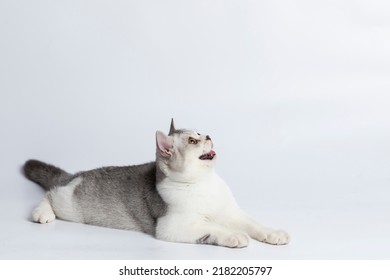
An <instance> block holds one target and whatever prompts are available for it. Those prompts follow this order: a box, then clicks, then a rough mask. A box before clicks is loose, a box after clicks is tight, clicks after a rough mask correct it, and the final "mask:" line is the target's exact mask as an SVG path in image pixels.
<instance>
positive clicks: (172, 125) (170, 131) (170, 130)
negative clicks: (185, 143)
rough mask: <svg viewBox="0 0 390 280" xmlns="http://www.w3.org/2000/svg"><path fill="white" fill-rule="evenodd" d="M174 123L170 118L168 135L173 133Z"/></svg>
mask: <svg viewBox="0 0 390 280" xmlns="http://www.w3.org/2000/svg"><path fill="white" fill-rule="evenodd" d="M175 130H176V128H175V123H174V122H173V118H172V119H171V127H170V128H169V133H168V135H169V136H171V135H172V134H173V133H175Z"/></svg>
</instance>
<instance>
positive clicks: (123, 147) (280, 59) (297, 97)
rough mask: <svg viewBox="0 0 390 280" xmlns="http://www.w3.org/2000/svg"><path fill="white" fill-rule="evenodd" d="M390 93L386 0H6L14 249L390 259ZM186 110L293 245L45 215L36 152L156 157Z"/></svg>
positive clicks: (49, 157) (4, 185)
mask: <svg viewBox="0 0 390 280" xmlns="http://www.w3.org/2000/svg"><path fill="white" fill-rule="evenodd" d="M389 93H390V4H389V2H388V1H384V0H383V1H380V0H370V1H368V0H364V1H363V0H355V1H352V0H345V1H340V0H338V1H309V0H307V1H303V0H301V1H298V0H297V1H287V0H284V1H275V0H272V1H242V0H241V1H238V0H237V1H221V0H219V1H218V0H214V1H202V0H196V1H179V0H177V1H166V0H165V1H147V0H146V1H145V0H142V1H124V0H123V1H118V0H114V1H92V0H90V1H85V0H77V1H48V0H47V1H23V0H20V1H0V129H1V138H0V227H1V229H0V258H1V259H389V258H390V190H389V185H390V148H389V147H390V145H389V143H390V110H389V108H390V97H389ZM171 117H174V118H175V120H176V124H177V126H178V127H185V128H195V129H197V130H199V131H200V132H202V133H207V134H210V135H211V136H212V138H213V140H214V144H215V150H216V152H217V153H218V155H219V160H218V164H217V167H216V168H217V172H218V173H219V174H220V175H221V177H223V178H224V179H225V181H226V182H227V183H228V184H229V185H230V186H231V189H232V191H233V193H234V194H235V196H236V199H237V201H238V203H239V204H240V205H241V206H242V208H243V209H245V210H246V211H247V212H248V213H250V214H251V215H252V216H253V217H254V218H256V219H257V220H259V221H261V222H262V223H264V224H266V225H269V226H272V227H276V228H283V229H286V230H287V231H288V232H289V233H290V234H291V237H292V240H291V244H290V245H288V246H279V247H275V246H271V245H266V244H261V243H258V242H255V241H252V242H251V243H250V245H249V247H248V248H245V249H235V250H233V249H226V248H221V247H215V246H201V245H189V244H175V243H168V242H163V241H159V240H155V239H153V238H152V237H150V236H147V235H144V234H141V233H136V232H128V231H120V230H113V229H106V228H99V227H93V226H87V225H81V224H74V223H69V222H64V221H58V220H57V221H55V222H54V223H52V224H49V225H39V224H34V223H32V222H31V218H30V213H31V210H32V209H33V208H34V207H35V206H36V205H37V203H38V202H39V201H40V199H41V197H42V195H43V191H42V190H41V189H40V188H39V187H38V186H36V185H35V184H33V183H31V182H29V181H27V180H26V179H25V178H24V177H23V176H22V174H21V172H20V167H21V166H22V164H23V163H24V161H25V160H27V159H29V158H37V159H40V160H44V161H47V162H50V163H53V164H56V165H58V166H61V167H63V168H64V169H66V170H68V171H69V172H76V171H79V170H86V169H91V168H95V167H100V166H107V165H128V164H138V163H143V162H146V161H151V160H153V159H154V153H155V146H154V145H155V139H154V133H155V131H156V130H164V131H166V132H167V130H168V128H169V122H170V118H171Z"/></svg>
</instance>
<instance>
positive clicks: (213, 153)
mask: <svg viewBox="0 0 390 280" xmlns="http://www.w3.org/2000/svg"><path fill="white" fill-rule="evenodd" d="M214 156H215V151H214V150H211V151H210V152H208V153H207V154H203V155H201V156H200V157H199V159H201V160H206V159H208V160H212V159H213V158H214Z"/></svg>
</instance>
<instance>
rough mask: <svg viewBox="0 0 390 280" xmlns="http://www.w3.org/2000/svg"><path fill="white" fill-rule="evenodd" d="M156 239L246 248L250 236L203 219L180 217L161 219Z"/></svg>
mask: <svg viewBox="0 0 390 280" xmlns="http://www.w3.org/2000/svg"><path fill="white" fill-rule="evenodd" d="M164 218H165V219H164ZM183 221H185V222H184V223H183ZM156 237H157V238H158V239H161V240H166V241H171V242H183V243H197V244H211V245H219V246H224V247H230V248H242V247H246V246H248V243H249V236H248V235H247V234H246V233H245V232H243V231H239V230H232V229H229V228H226V227H224V226H221V225H218V224H216V223H213V222H210V221H205V220H203V219H192V220H191V219H189V218H188V217H186V216H181V217H180V215H175V216H170V217H163V218H160V219H159V221H158V225H157V229H156Z"/></svg>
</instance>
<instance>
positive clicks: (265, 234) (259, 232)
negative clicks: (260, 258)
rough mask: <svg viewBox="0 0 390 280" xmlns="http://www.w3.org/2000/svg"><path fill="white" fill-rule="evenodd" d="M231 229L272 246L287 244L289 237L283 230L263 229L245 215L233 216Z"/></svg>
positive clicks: (263, 227)
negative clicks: (243, 232)
mask: <svg viewBox="0 0 390 280" xmlns="http://www.w3.org/2000/svg"><path fill="white" fill-rule="evenodd" d="M231 225H232V227H233V228H237V229H240V230H243V231H245V232H246V233H247V234H248V235H249V236H250V237H251V238H253V239H255V240H257V241H260V242H264V243H268V244H273V245H285V244H287V243H289V241H290V236H289V234H288V233H287V232H286V231H284V230H275V229H271V228H268V227H265V226H263V225H261V224H259V223H258V222H256V221H255V220H253V219H252V218H250V217H249V216H247V215H246V214H245V213H239V214H237V215H234V216H233V217H232V220H231Z"/></svg>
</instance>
